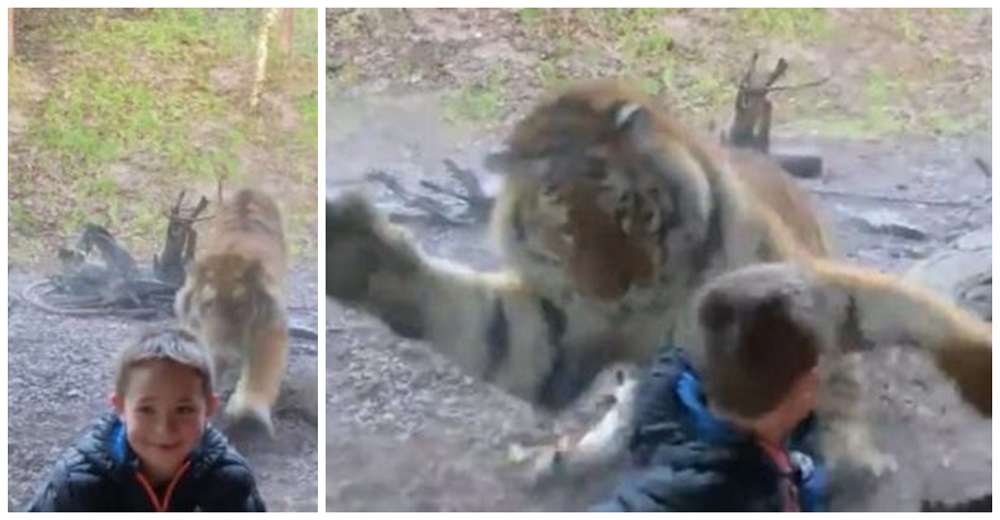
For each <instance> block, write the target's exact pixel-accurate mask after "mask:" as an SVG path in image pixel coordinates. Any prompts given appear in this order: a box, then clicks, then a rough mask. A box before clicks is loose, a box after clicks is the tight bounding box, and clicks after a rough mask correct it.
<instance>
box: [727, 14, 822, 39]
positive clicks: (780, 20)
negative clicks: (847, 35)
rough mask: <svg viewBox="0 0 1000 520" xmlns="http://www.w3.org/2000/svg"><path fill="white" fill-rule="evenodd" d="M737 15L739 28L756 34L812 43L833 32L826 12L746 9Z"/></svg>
mask: <svg viewBox="0 0 1000 520" xmlns="http://www.w3.org/2000/svg"><path fill="white" fill-rule="evenodd" d="M735 12H736V22H737V24H738V25H737V26H738V28H740V29H745V30H748V31H750V32H751V33H752V34H757V35H767V36H776V37H780V38H784V39H788V40H794V41H812V40H817V39H820V38H823V37H825V36H827V35H829V34H830V31H831V29H832V25H831V24H830V19H829V18H828V16H827V14H826V10H825V9H777V8H745V9H736V10H735Z"/></svg>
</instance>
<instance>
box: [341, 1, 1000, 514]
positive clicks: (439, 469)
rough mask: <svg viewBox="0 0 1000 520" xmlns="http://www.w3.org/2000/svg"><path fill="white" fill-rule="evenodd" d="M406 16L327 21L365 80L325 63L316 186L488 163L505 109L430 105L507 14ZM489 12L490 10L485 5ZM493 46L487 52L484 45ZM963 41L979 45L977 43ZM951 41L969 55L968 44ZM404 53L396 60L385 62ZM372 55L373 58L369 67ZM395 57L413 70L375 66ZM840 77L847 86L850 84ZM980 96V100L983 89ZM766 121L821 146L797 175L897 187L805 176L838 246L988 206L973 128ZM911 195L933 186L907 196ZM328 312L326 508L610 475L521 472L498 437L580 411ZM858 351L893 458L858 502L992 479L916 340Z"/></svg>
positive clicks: (417, 229) (455, 249)
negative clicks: (796, 125)
mask: <svg viewBox="0 0 1000 520" xmlns="http://www.w3.org/2000/svg"><path fill="white" fill-rule="evenodd" d="M343 16H346V15H343ZM354 16H356V15H354ZM341 18H342V15H341V14H337V15H332V16H330V15H328V23H331V27H334V28H335V30H336V31H341V32H340V34H341V35H343V34H344V32H343V30H344V29H343V28H344V27H345V24H344V23H343V22H338V20H340V19H341ZM361 18H363V16H362V17H361ZM383 18H388V16H384V17H383ZM407 18H408V19H409V22H408V23H409V25H406V23H404V22H399V23H402V24H403V25H402V26H394V27H395V29H393V30H391V31H390V30H385V29H379V27H378V25H377V24H372V23H368V24H361V25H360V27H361V29H359V30H358V31H357V32H356V33H350V35H348V36H345V37H343V38H341V39H340V40H338V39H337V34H335V33H334V29H329V30H328V33H329V37H328V43H329V45H330V49H329V53H330V57H331V60H333V61H336V60H341V61H343V60H349V61H350V63H353V64H355V65H357V66H359V67H360V69H361V70H362V72H361V74H359V76H360V77H361V78H362V80H359V81H358V82H357V83H353V84H350V85H343V83H342V81H341V80H337V81H334V83H335V84H337V85H339V86H340V87H341V88H340V90H339V91H337V90H336V89H334V91H332V92H328V133H327V160H328V165H327V174H326V184H327V189H328V194H331V195H335V194H336V193H338V192H340V191H343V190H348V189H367V190H370V192H371V193H372V194H373V195H375V197H376V200H377V202H378V203H379V204H380V205H382V207H383V208H385V209H387V210H390V211H395V210H400V209H401V208H400V203H399V200H398V199H397V198H396V197H394V196H392V195H391V194H389V193H387V192H386V191H385V190H384V189H380V188H376V187H374V186H372V185H369V184H367V183H365V182H364V181H363V177H364V173H365V172H367V171H369V170H370V169H379V170H383V171H387V172H390V173H392V174H394V175H396V176H397V177H398V178H399V179H400V180H401V181H402V182H403V183H404V184H405V185H407V186H410V187H415V186H416V185H417V183H418V180H420V179H433V180H436V181H439V182H444V183H448V182H449V181H448V180H447V179H448V177H447V174H446V172H445V168H444V166H443V165H442V160H444V159H452V160H454V161H456V162H457V163H458V164H459V165H461V166H465V167H468V168H470V169H472V170H474V171H476V172H477V173H479V174H481V178H483V179H484V180H490V178H489V177H488V176H487V174H485V173H482V168H481V165H480V157H481V156H482V153H483V152H484V151H485V150H486V149H488V148H489V147H491V146H494V145H496V144H497V143H498V137H499V136H500V135H502V131H503V130H504V128H503V125H500V133H497V132H496V131H489V130H486V129H483V128H478V129H477V128H476V125H474V124H473V125H466V126H462V127H460V128H459V129H457V130H456V125H453V124H449V123H448V122H446V121H445V119H446V118H445V117H443V116H442V114H444V113H445V112H447V110H448V107H447V106H446V105H445V103H446V102H445V101H443V99H444V97H443V96H442V95H441V92H442V91H443V90H444V89H445V88H449V87H454V86H455V85H461V84H462V83H461V81H462V80H463V77H464V76H462V73H463V72H468V71H469V70H474V69H476V68H477V67H479V68H482V67H485V66H486V65H485V64H486V63H492V62H494V61H501V62H504V63H507V64H509V63H510V61H511V60H512V59H513V58H511V54H510V53H509V45H508V43H509V42H511V41H514V42H515V43H518V44H521V43H523V41H524V40H522V39H516V40H511V39H510V38H509V30H510V25H509V24H501V23H499V22H497V19H502V18H503V16H500V15H496V14H489V13H486V14H481V13H472V14H470V13H469V11H465V12H464V13H462V14H461V15H453V16H452V15H448V14H441V13H440V12H439V13H433V14H419V15H417V16H414V15H412V14H411V15H409V16H408V17H407ZM427 20H431V21H432V22H433V23H431V22H428V21H427ZM491 20H492V22H496V23H486V22H489V21H491ZM421 21H423V25H421ZM407 31H410V32H407ZM863 32H864V31H860V32H859V36H858V37H859V38H861V37H862V35H861V33H863ZM414 35H416V36H414ZM407 36H410V41H409V42H407V41H406V37H407ZM863 36H864V39H866V40H867V38H869V37H872V38H874V37H873V36H872V34H871V33H864V35H863ZM338 42H340V44H338ZM456 42H458V43H456ZM535 43H538V42H535ZM883 44H885V43H884V42H883ZM539 45H541V44H539ZM518 48H519V49H523V48H524V47H523V46H521V47H518ZM497 49H500V51H499V52H500V53H501V54H502V56H499V57H498V56H497V55H496V54H490V52H494V51H496V50H497ZM504 49H507V51H504ZM978 49H979V51H980V52H985V53H986V57H987V58H988V56H989V52H990V51H989V47H988V46H986V47H985V50H983V49H984V47H982V46H980V47H978ZM504 52H508V53H507V54H504ZM484 53H485V54H484ZM873 53H874V51H873ZM841 54H842V55H841V56H839V58H845V55H846V54H845V53H843V52H842V53H841ZM875 54H877V53H875ZM966 56H967V58H968V59H969V60H976V59H978V58H980V57H982V54H967V55H966ZM514 57H515V58H521V57H524V55H523V54H521V53H514ZM525 59H526V60H527V61H526V62H524V63H518V67H516V68H518V69H519V70H522V71H523V70H530V68H531V67H533V66H534V67H538V66H540V65H539V64H540V61H541V60H542V57H539V56H538V55H531V56H528V57H527V58H525ZM858 59H859V60H860V59H862V58H861V57H859V58H858ZM402 62H406V63H407V64H408V65H407V66H408V67H411V68H410V69H407V68H406V66H401V67H389V65H398V64H399V63H402ZM371 63H375V64H377V66H367V67H366V64H371ZM428 63H429V65H428ZM986 63H988V61H987V62H986ZM358 64H360V65H358ZM855 65H859V64H857V63H856V64H855ZM793 66H794V65H793ZM986 67H987V70H988V65H987V66H986ZM400 69H401V70H410V71H411V75H410V76H409V77H410V78H417V79H416V80H412V81H407V80H406V78H398V77H395V76H393V74H391V73H387V74H381V71H383V70H385V71H395V70H400ZM413 70H416V71H417V72H412V71H413ZM434 71H437V72H438V74H437V75H435V74H434V73H433V72H434ZM366 72H367V73H368V74H369V76H370V77H369V78H368V79H364V78H365V77H366V76H365V73H366ZM582 76H585V74H582ZM387 78H388V79H387ZM328 81H333V80H330V79H328ZM846 87H847V88H848V89H849V88H850V82H847V85H846ZM511 88H512V89H513V92H512V93H510V95H509V96H508V98H509V99H515V100H518V99H523V98H529V99H530V97H531V96H532V95H534V94H536V93H537V89H534V88H532V87H530V86H525V85H520V86H518V85H514V86H512V87H511ZM841 94H842V95H843V99H846V100H847V101H848V102H849V101H850V100H851V99H852V96H851V93H850V90H847V91H842V92H841ZM966 101H969V100H966ZM978 103H980V104H981V103H985V104H986V105H987V106H988V105H989V100H988V99H987V100H985V101H983V100H979V102H978ZM973 104H976V103H973ZM523 108H525V106H524V102H516V103H514V108H512V109H511V110H513V111H516V110H519V109H523ZM723 108H724V107H723ZM778 110H780V108H779V109H778ZM959 110H960V109H959ZM777 134H778V137H777V138H776V145H778V146H785V145H787V146H806V147H810V148H812V149H814V150H816V151H818V152H819V153H821V154H822V155H823V157H824V159H825V161H826V170H825V172H824V175H823V177H822V178H821V179H819V180H814V181H803V185H804V186H805V187H806V188H808V189H811V190H814V191H820V190H825V191H845V192H852V193H857V194H868V195H879V194H881V195H888V196H890V197H897V198H904V199H911V201H902V202H886V201H879V200H871V199H865V198H863V197H858V196H842V195H830V194H819V193H816V194H815V195H816V197H815V198H816V201H817V204H818V205H819V206H820V208H821V209H822V211H823V212H824V215H825V218H826V219H827V220H828V222H829V224H830V226H831V228H832V229H833V231H834V236H835V238H836V240H837V241H838V243H839V244H838V245H839V246H840V249H841V251H842V252H843V254H844V255H846V256H848V257H850V258H852V259H854V260H855V261H857V262H859V263H861V264H864V265H868V266H872V267H877V268H880V269H883V270H887V271H890V272H896V273H902V272H904V271H905V270H906V269H907V268H908V267H909V266H911V265H913V263H914V262H915V261H917V260H919V259H921V258H925V257H927V256H928V255H930V254H931V253H932V252H934V251H935V250H938V249H940V248H941V247H943V244H945V243H946V242H947V241H948V240H950V239H952V238H954V237H955V236H958V235H960V234H962V233H963V232H965V231H968V230H971V229H975V228H976V227H978V226H982V225H987V224H988V223H989V222H991V218H992V207H991V201H990V200H988V199H986V195H987V194H988V193H989V191H990V187H991V184H990V181H989V180H988V179H987V178H986V177H984V175H983V174H982V173H980V172H979V171H978V170H977V169H976V167H975V165H974V164H973V162H972V158H973V157H976V156H979V157H983V158H985V159H986V160H987V161H988V162H991V161H992V157H991V136H990V132H989V130H988V129H987V130H986V131H977V132H969V133H966V134H963V135H960V136H952V137H948V138H943V137H919V136H912V135H906V136H904V135H896V136H885V137H882V138H880V139H878V140H860V139H856V138H843V137H841V138H838V137H837V136H826V137H822V138H819V137H815V136H810V135H803V134H797V133H796V132H794V131H793V130H788V129H787V128H786V130H785V131H783V130H782V129H780V128H779V130H778V131H777ZM921 199H923V200H930V201H938V202H940V201H946V202H948V204H921V203H917V202H913V201H915V200H921ZM880 219H881V221H883V222H884V221H892V220H896V221H899V223H902V224H903V226H902V227H900V226H897V227H896V228H894V229H895V230H896V231H893V232H888V231H885V230H884V229H876V228H874V227H873V226H872V225H871V224H872V223H876V224H877V223H878V221H879V220H880ZM866 223H867V224H866ZM406 225H407V226H408V227H409V228H410V229H411V230H412V231H413V233H414V234H415V236H416V237H417V238H418V239H419V240H420V243H421V245H422V246H423V247H424V248H425V250H426V251H428V252H429V253H431V254H435V255H441V256H445V257H448V258H452V259H456V260H458V261H461V262H464V263H467V264H469V265H473V266H476V267H479V268H482V269H496V268H498V267H499V266H500V262H499V260H498V257H497V254H496V251H495V249H493V248H492V246H491V244H490V242H489V239H488V236H487V233H486V229H485V227H484V226H469V227H458V228H456V227H435V226H428V225H424V224H419V223H409V224H406ZM890 227H891V226H890ZM907 227H912V228H914V229H909V230H906V229H904V228H907ZM327 320H328V327H329V328H330V329H329V330H328V332H327V395H326V398H327V438H326V442H327V450H326V453H327V460H326V464H327V472H326V474H327V489H326V497H327V498H326V502H327V503H326V506H327V510H330V511H373V510H375V511H425V510H428V511H440V510H444V511H455V510H473V511H484V510H485V511H491V510H492V511H551V510H579V509H582V508H585V507H587V506H588V505H590V504H593V503H594V502H595V501H597V500H600V499H602V498H605V497H607V496H608V494H609V493H610V491H611V485H612V484H613V476H612V477H611V478H608V477H602V478H595V479H593V480H591V481H589V482H587V483H586V484H585V485H579V484H578V485H572V486H561V487H560V486H555V487H549V488H544V489H536V488H532V487H530V486H529V485H527V484H526V483H525V480H524V479H523V474H522V473H521V472H520V470H519V469H517V468H513V467H511V466H510V465H509V464H508V463H507V461H506V453H507V447H508V445H509V444H510V443H511V442H514V441H525V440H544V439H550V438H551V435H552V432H553V428H555V429H561V428H567V427H570V426H571V425H572V424H574V423H577V424H578V419H579V414H574V413H572V412H571V413H570V414H568V416H569V418H559V419H558V420H555V419H553V418H551V417H546V416H543V415H541V414H538V413H535V412H534V411H532V410H531V409H530V407H528V406H527V405H526V404H524V403H522V402H520V401H517V400H515V399H513V398H511V397H509V396H507V395H505V394H503V393H502V392H500V391H498V390H496V389H494V388H491V387H489V386H488V385H485V384H482V383H479V382H476V381H473V380H472V379H470V378H469V377H466V376H465V375H463V374H462V373H460V372H459V371H458V370H457V369H456V368H455V367H454V366H452V365H451V364H450V363H449V362H448V361H447V360H445V359H443V358H442V357H441V356H438V355H437V354H435V353H433V352H431V351H430V350H429V349H428V348H426V346H424V345H421V344H420V343H417V342H410V341H404V340H401V339H399V338H397V337H395V336H394V335H392V334H391V333H389V332H388V330H387V329H386V328H385V327H384V326H382V325H381V324H379V323H378V322H377V321H375V320H373V319H372V318H370V317H367V316H364V315H361V314H359V313H357V312H354V311H351V310H347V309H344V308H343V307H341V306H339V305H338V304H337V303H335V302H328V315H327ZM869 359H870V363H869V364H868V367H869V373H870V389H869V392H870V393H869V395H870V398H871V401H872V402H873V405H874V410H873V412H872V417H873V418H874V421H875V423H876V424H877V428H878V442H879V445H880V447H881V448H882V449H883V450H885V451H887V452H889V453H892V454H894V455H895V456H896V458H897V459H898V461H899V463H900V466H901V468H900V471H899V472H898V473H897V474H896V476H895V477H893V478H891V479H890V480H888V481H887V482H886V483H885V485H884V487H883V488H882V490H881V492H880V493H879V494H878V495H877V496H875V497H872V498H871V499H869V500H868V501H867V502H866V503H865V504H863V505H861V506H858V508H859V509H870V510H913V509H915V508H916V507H917V505H918V497H924V498H937V499H945V500H959V499H962V498H965V497H969V496H976V495H978V494H981V493H983V492H987V491H988V490H990V489H991V473H992V472H991V466H992V450H991V423H990V422H989V421H984V420H982V419H980V418H977V417H976V416H974V415H973V414H972V413H971V412H970V411H969V409H968V408H966V407H965V406H964V405H962V404H961V403H960V402H959V401H958V398H957V396H956V393H955V391H954V390H953V388H952V387H950V386H948V385H947V384H945V383H943V382H942V380H941V379H940V377H939V376H938V375H937V373H936V372H935V371H934V370H933V369H932V367H930V366H929V364H928V363H927V362H926V360H924V359H923V358H920V357H917V356H914V355H911V354H909V353H906V352H901V351H899V350H896V349H889V350H887V351H885V352H880V353H877V354H873V355H870V356H869Z"/></svg>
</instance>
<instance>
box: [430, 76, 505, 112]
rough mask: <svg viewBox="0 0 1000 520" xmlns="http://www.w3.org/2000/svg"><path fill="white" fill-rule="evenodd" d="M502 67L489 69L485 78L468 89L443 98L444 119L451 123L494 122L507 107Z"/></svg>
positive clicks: (456, 91) (461, 89)
mask: <svg viewBox="0 0 1000 520" xmlns="http://www.w3.org/2000/svg"><path fill="white" fill-rule="evenodd" d="M505 81H506V72H505V71H504V69H503V67H500V66H495V67H493V68H491V69H490V71H489V73H488V74H487V77H486V78H485V79H484V80H483V81H481V82H479V83H478V84H474V85H471V86H468V87H463V88H460V89H458V90H455V91H453V92H450V93H448V94H446V95H445V97H444V106H443V109H444V117H445V120H446V121H448V122H451V123H461V122H483V121H491V120H495V119H496V118H497V117H498V116H499V115H500V113H501V112H502V111H503V109H504V108H506V105H507V92H506V89H505V87H504V83H505Z"/></svg>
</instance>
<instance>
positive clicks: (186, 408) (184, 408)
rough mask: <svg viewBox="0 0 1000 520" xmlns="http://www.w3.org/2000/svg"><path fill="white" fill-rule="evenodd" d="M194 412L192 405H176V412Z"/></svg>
mask: <svg viewBox="0 0 1000 520" xmlns="http://www.w3.org/2000/svg"><path fill="white" fill-rule="evenodd" d="M194 412H195V410H194V406H191V405H189V404H186V405H183V406H178V407H177V413H182V414H191V413H194Z"/></svg>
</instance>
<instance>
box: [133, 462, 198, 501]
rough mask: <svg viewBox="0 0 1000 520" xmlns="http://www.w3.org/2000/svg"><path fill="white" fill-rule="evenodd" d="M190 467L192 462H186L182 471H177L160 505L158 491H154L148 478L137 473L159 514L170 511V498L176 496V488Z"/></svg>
mask: <svg viewBox="0 0 1000 520" xmlns="http://www.w3.org/2000/svg"><path fill="white" fill-rule="evenodd" d="M190 465H191V461H190V460H188V461H185V462H184V464H182V465H181V467H180V469H178V470H177V473H176V474H174V478H172V479H171V480H170V485H169V486H167V492H166V493H164V495H163V503H160V500H159V498H157V496H156V491H155V490H154V489H153V486H152V484H150V483H149V480H147V479H146V476H145V475H143V474H142V473H141V472H136V479H137V480H138V481H139V483H140V484H142V488H143V489H145V490H146V496H147V497H149V500H150V502H152V503H153V509H155V510H156V512H157V513H165V512H166V511H168V510H169V509H170V498H171V495H173V494H174V487H175V486H177V483H178V482H180V480H181V477H182V476H184V472H185V471H187V469H188V467H189V466H190Z"/></svg>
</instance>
